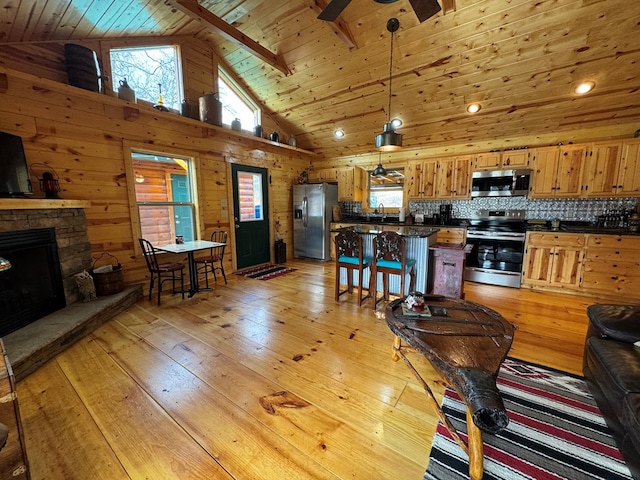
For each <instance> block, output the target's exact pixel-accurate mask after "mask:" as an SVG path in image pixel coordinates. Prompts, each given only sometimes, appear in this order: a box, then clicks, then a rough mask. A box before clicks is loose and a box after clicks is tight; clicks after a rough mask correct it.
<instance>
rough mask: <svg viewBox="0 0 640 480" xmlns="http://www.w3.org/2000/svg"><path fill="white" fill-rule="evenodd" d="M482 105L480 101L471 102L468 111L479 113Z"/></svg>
mask: <svg viewBox="0 0 640 480" xmlns="http://www.w3.org/2000/svg"><path fill="white" fill-rule="evenodd" d="M481 108H482V107H481V106H480V104H479V103H471V104H469V106H468V107H467V112H469V113H478V112H479V111H480V109H481Z"/></svg>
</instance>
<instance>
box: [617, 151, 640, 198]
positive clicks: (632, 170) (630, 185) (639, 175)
mask: <svg viewBox="0 0 640 480" xmlns="http://www.w3.org/2000/svg"><path fill="white" fill-rule="evenodd" d="M616 193H617V194H618V195H623V196H627V197H637V196H640V139H637V140H627V141H625V142H623V143H622V158H621V159H620V169H619V171H618V188H617V190H616Z"/></svg>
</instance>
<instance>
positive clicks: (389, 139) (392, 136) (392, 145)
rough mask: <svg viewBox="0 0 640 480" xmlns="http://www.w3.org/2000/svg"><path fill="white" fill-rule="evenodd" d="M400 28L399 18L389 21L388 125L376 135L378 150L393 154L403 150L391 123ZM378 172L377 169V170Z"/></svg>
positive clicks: (399, 135)
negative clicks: (395, 39) (395, 51)
mask: <svg viewBox="0 0 640 480" xmlns="http://www.w3.org/2000/svg"><path fill="white" fill-rule="evenodd" d="M398 28H400V22H399V21H398V19H397V18H390V19H389V20H388V21H387V30H388V31H389V32H391V53H390V55H389V57H390V58H389V110H388V111H387V115H388V119H387V123H385V124H384V127H382V133H379V134H378V135H376V148H377V149H378V150H380V151H381V152H393V151H396V150H400V148H402V134H400V133H396V130H395V127H394V126H393V124H392V123H391V96H392V91H391V80H392V77H393V36H394V33H395V32H396V31H397V30H398ZM376 170H377V169H376Z"/></svg>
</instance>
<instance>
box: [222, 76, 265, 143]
mask: <svg viewBox="0 0 640 480" xmlns="http://www.w3.org/2000/svg"><path fill="white" fill-rule="evenodd" d="M218 90H219V92H220V101H221V102H222V123H224V124H226V125H231V122H232V121H233V120H234V119H236V118H238V119H240V123H241V125H242V129H243V130H253V127H255V126H256V109H255V108H254V107H253V106H251V105H249V104H248V103H247V102H246V101H245V100H244V99H242V98H241V97H240V96H239V95H238V94H237V93H236V92H235V91H234V90H233V89H232V88H231V87H230V86H229V84H228V83H227V82H226V81H225V80H224V78H222V75H220V76H219V77H218Z"/></svg>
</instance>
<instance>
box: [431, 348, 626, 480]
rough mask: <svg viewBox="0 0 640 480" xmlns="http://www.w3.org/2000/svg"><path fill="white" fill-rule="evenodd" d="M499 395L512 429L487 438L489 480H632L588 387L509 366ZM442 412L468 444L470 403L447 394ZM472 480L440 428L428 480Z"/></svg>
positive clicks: (520, 365)
mask: <svg viewBox="0 0 640 480" xmlns="http://www.w3.org/2000/svg"><path fill="white" fill-rule="evenodd" d="M498 388H499V390H500V392H501V394H502V398H503V400H504V404H505V407H506V409H507V411H508V413H509V419H510V422H509V426H508V427H507V428H506V429H505V430H503V431H502V432H500V433H499V434H498V435H490V434H487V433H483V435H482V437H483V441H484V469H485V473H484V477H483V480H559V479H568V480H583V479H584V480H587V479H588V480H591V479H602V480H618V479H620V480H622V479H625V480H626V479H631V478H632V477H631V473H630V472H629V469H628V468H627V467H626V465H625V464H624V461H623V460H622V456H621V454H620V452H619V450H618V448H617V447H616V445H615V442H614V440H613V439H612V438H611V435H610V434H609V430H608V428H607V426H606V423H605V421H604V418H602V415H601V414H600V410H599V409H598V407H597V406H596V404H595V401H594V400H593V397H592V396H591V394H590V393H589V389H588V387H587V384H586V383H585V382H584V381H583V380H582V379H580V378H577V377H574V376H571V375H569V374H566V373H561V372H556V371H551V370H547V369H545V368H542V367H539V366H535V365H531V364H527V363H523V362H520V361H515V360H510V359H507V360H506V361H505V362H504V363H503V365H502V367H501V369H500V373H499V376H498ZM443 410H444V412H445V413H446V414H447V415H448V416H449V418H451V420H452V422H453V424H454V425H455V427H456V429H458V431H459V432H460V433H461V436H462V437H463V438H464V439H465V440H466V431H467V430H466V422H465V408H464V403H463V402H462V401H461V400H460V398H459V397H458V395H457V394H456V393H455V391H453V390H451V389H449V388H447V390H446V392H445V399H444V402H443ZM468 478H469V464H468V458H467V456H466V454H464V453H463V452H462V450H461V449H460V447H459V446H458V444H457V443H455V441H454V440H453V439H452V438H451V436H450V435H449V432H448V431H447V429H446V428H444V426H443V425H442V423H440V424H439V425H438V428H437V431H436V435H435V437H434V440H433V446H432V449H431V456H430V458H429V466H428V468H427V471H426V473H425V475H424V480H462V479H468Z"/></svg>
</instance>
